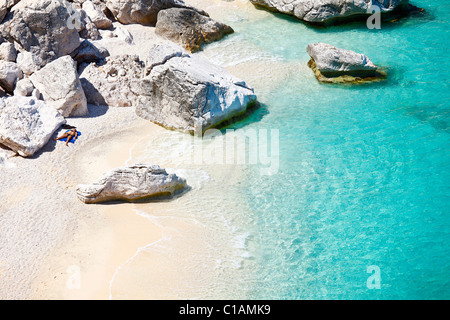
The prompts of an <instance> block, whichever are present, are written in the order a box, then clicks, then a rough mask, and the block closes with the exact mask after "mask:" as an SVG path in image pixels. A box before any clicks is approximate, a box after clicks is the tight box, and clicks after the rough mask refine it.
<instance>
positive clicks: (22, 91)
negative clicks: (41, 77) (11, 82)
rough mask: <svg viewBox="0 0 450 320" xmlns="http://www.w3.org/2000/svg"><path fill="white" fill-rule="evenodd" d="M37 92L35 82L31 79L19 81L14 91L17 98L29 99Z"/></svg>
mask: <svg viewBox="0 0 450 320" xmlns="http://www.w3.org/2000/svg"><path fill="white" fill-rule="evenodd" d="M34 90H35V88H34V85H33V82H31V80H30V78H23V79H21V80H19V81H17V84H16V88H15V89H14V95H15V96H23V97H29V96H31V95H32V93H33V91H34Z"/></svg>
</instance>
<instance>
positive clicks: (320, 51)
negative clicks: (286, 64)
mask: <svg viewBox="0 0 450 320" xmlns="http://www.w3.org/2000/svg"><path fill="white" fill-rule="evenodd" d="M306 51H307V52H308V54H309V55H310V56H311V60H310V61H309V62H308V66H309V67H310V68H311V69H313V71H314V74H315V75H316V78H317V79H318V80H319V81H321V82H329V83H339V82H362V81H375V80H380V79H384V78H385V77H386V74H385V73H383V72H382V71H380V70H379V68H378V67H377V66H376V65H374V64H373V63H372V61H370V59H369V58H368V57H367V56H366V55H364V54H361V53H356V52H354V51H351V50H345V49H339V48H336V47H334V46H332V45H330V44H326V43H314V44H309V45H308V47H307V48H306Z"/></svg>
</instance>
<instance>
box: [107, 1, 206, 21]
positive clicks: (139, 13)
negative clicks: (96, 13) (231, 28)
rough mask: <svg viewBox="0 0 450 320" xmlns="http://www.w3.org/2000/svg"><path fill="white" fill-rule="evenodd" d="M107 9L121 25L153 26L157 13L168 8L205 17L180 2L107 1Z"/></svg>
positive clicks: (202, 12)
mask: <svg viewBox="0 0 450 320" xmlns="http://www.w3.org/2000/svg"><path fill="white" fill-rule="evenodd" d="M106 6H107V8H108V9H109V10H110V11H111V13H112V14H113V15H114V17H115V18H116V19H117V20H118V21H119V22H120V23H123V24H133V23H138V24H142V25H146V26H154V25H155V24H156V21H157V17H158V12H159V11H161V10H164V9H169V8H190V9H193V10H196V11H198V12H200V13H201V14H204V15H207V13H205V12H204V11H201V10H198V9H196V8H194V7H192V6H189V5H187V4H185V3H184V1H182V0H128V1H123V0H108V1H107V2H106Z"/></svg>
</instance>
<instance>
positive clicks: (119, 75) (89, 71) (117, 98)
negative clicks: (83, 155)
mask: <svg viewBox="0 0 450 320" xmlns="http://www.w3.org/2000/svg"><path fill="white" fill-rule="evenodd" d="M143 72H144V63H143V62H142V61H140V59H139V56H137V55H118V56H110V57H107V58H106V59H105V60H104V61H103V62H102V63H100V64H96V63H90V64H83V65H81V66H80V80H81V84H82V86H83V90H84V92H85V94H86V97H87V101H88V103H90V104H94V105H107V106H110V107H135V106H137V105H138V101H139V82H140V81H141V78H142V75H143Z"/></svg>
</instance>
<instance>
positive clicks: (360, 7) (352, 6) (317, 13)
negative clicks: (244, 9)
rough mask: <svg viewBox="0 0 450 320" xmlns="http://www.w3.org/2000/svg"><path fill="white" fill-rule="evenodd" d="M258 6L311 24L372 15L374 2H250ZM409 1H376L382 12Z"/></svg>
mask: <svg viewBox="0 0 450 320" xmlns="http://www.w3.org/2000/svg"><path fill="white" fill-rule="evenodd" d="M250 2H251V3H253V4H254V5H256V6H260V7H264V8H267V9H269V10H271V11H277V12H281V13H285V14H289V15H292V16H294V17H296V18H298V19H301V20H304V21H307V22H311V23H320V24H323V23H328V22H333V21H334V20H337V19H344V18H348V17H351V16H360V15H370V14H372V13H371V11H369V13H368V10H369V9H370V8H371V6H372V3H373V1H372V0H339V1H336V0H250ZM407 3H408V0H389V1H376V3H375V4H376V5H377V6H379V8H380V10H381V12H391V11H393V10H394V9H396V8H397V7H399V6H400V5H403V4H407Z"/></svg>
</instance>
